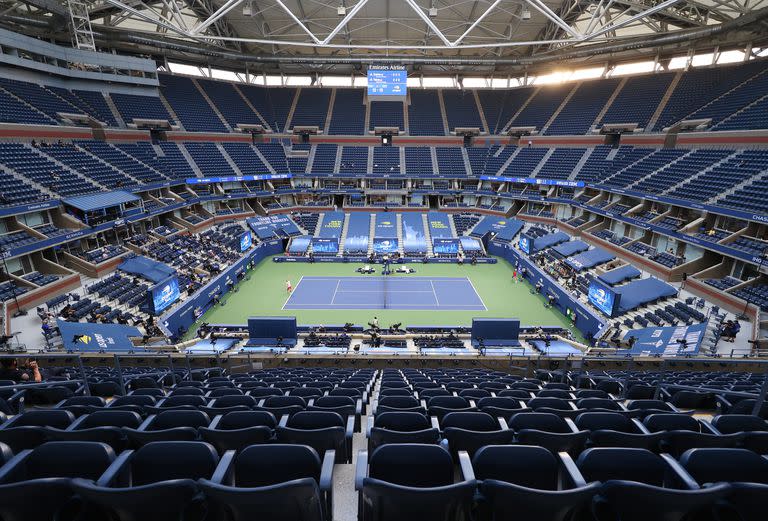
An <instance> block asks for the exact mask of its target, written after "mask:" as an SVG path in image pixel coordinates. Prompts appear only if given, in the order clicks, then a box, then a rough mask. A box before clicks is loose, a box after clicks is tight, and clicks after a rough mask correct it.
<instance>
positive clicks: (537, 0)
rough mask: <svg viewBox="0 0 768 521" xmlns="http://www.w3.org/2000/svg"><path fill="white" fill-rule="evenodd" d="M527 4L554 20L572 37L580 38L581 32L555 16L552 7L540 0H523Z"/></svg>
mask: <svg viewBox="0 0 768 521" xmlns="http://www.w3.org/2000/svg"><path fill="white" fill-rule="evenodd" d="M525 2H526V3H527V4H529V5H530V6H531V7H533V8H534V9H536V10H537V11H538V12H540V13H541V14H543V15H544V16H546V17H547V18H549V19H550V20H551V21H552V22H554V23H555V24H556V25H557V26H558V27H560V28H561V29H562V30H563V31H565V32H566V33H568V34H570V35H571V36H572V37H574V38H581V34H579V32H578V31H577V30H575V29H574V28H573V27H571V26H570V25H568V24H567V23H565V21H564V20H563V19H562V18H560V17H559V16H557V14H555V12H554V11H552V9H550V8H549V6H547V4H545V3H544V2H542V0H525Z"/></svg>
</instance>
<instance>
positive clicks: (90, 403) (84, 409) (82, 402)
mask: <svg viewBox="0 0 768 521" xmlns="http://www.w3.org/2000/svg"><path fill="white" fill-rule="evenodd" d="M105 405H106V402H105V401H104V398H100V397H98V396H73V397H71V398H67V399H66V400H62V401H61V402H59V403H57V404H56V408H57V409H64V410H65V411H69V412H71V413H72V414H74V415H75V416H82V415H83V414H88V413H89V412H91V411H92V410H94V409H98V408H101V407H104V406H105Z"/></svg>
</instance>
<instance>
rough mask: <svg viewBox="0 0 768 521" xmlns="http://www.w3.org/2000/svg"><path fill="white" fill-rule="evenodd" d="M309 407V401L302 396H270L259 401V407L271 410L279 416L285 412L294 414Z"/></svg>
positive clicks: (263, 409)
mask: <svg viewBox="0 0 768 521" xmlns="http://www.w3.org/2000/svg"><path fill="white" fill-rule="evenodd" d="M306 408H307V402H306V400H304V398H302V397H301V396H269V397H267V398H264V399H263V400H261V401H260V402H259V406H258V409H259V410H262V411H267V412H271V413H272V414H274V415H275V417H277V418H279V417H281V416H283V415H284V414H287V415H289V416H290V415H293V414H296V413H297V412H301V411H303V410H304V409H306Z"/></svg>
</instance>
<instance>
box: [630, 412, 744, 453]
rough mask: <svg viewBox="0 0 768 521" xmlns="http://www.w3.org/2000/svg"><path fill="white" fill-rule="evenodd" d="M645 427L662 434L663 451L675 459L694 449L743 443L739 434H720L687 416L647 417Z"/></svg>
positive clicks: (661, 414) (652, 415)
mask: <svg viewBox="0 0 768 521" xmlns="http://www.w3.org/2000/svg"><path fill="white" fill-rule="evenodd" d="M643 425H644V426H645V428H646V429H648V430H649V431H650V432H661V433H662V438H661V445H660V449H661V451H662V452H666V453H669V454H672V455H673V456H675V457H677V456H680V455H681V454H682V453H684V452H685V451H687V450H689V449H693V448H705V447H720V448H727V447H736V446H738V445H739V443H740V442H741V441H742V436H741V434H739V433H734V434H720V433H718V432H717V431H716V430H715V429H713V428H712V427H711V426H709V425H708V424H707V423H705V422H701V421H699V420H697V419H695V418H693V417H692V416H688V415H687V414H674V413H658V414H651V415H649V416H646V417H645V419H644V420H643Z"/></svg>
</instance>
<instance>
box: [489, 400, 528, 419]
mask: <svg viewBox="0 0 768 521" xmlns="http://www.w3.org/2000/svg"><path fill="white" fill-rule="evenodd" d="M477 408H478V409H479V410H480V411H481V412H484V413H486V414H490V415H491V416H493V417H501V418H509V417H510V416H511V415H513V414H515V413H516V412H519V410H520V409H523V408H525V404H524V403H523V402H521V401H520V400H518V399H516V398H507V397H500V396H491V397H488V398H480V399H479V400H478V401H477Z"/></svg>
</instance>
